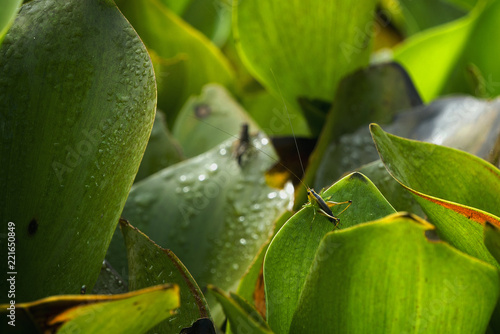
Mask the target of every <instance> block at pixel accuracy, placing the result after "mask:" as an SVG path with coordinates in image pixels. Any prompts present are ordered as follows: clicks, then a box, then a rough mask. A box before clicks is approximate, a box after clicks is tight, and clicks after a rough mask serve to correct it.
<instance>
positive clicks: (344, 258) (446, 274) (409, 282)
mask: <svg viewBox="0 0 500 334" xmlns="http://www.w3.org/2000/svg"><path fill="white" fill-rule="evenodd" d="M498 274H499V272H498V270H497V269H496V268H495V267H493V266H491V265H488V264H486V263H484V262H481V261H478V260H477V259H475V258H472V257H470V256H468V255H465V254H463V253H461V252H459V251H457V250H456V249H454V248H452V247H450V246H449V245H448V244H446V243H444V242H442V241H440V240H439V238H437V236H436V234H435V231H434V227H433V226H432V225H430V224H428V223H426V222H425V221H423V220H421V219H419V218H418V217H416V216H411V215H408V214H404V213H403V214H396V215H391V216H388V217H385V218H383V219H381V220H379V221H376V222H373V223H368V224H362V225H358V226H355V227H353V228H350V229H346V230H342V231H338V232H331V233H329V234H327V236H326V237H325V238H324V239H323V241H322V242H321V244H320V245H319V248H318V251H317V253H316V254H315V257H314V262H313V264H312V266H311V270H310V273H309V275H308V277H307V280H306V282H305V284H304V287H303V289H302V294H301V297H300V301H299V304H298V307H297V310H296V312H295V314H294V317H293V321H292V325H291V328H290V333H353V334H356V333H384V334H385V333H464V334H465V333H467V334H468V333H484V332H485V330H486V328H487V326H488V322H489V320H490V317H491V314H492V312H493V309H494V307H495V304H496V302H497V299H498V296H499V287H500V285H499V283H500V281H499V276H498Z"/></svg>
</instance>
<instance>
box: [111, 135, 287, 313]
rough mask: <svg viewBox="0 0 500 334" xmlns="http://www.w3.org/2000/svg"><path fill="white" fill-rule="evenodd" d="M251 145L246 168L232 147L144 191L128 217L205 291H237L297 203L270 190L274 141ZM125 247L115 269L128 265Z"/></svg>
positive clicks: (145, 184) (164, 175)
mask: <svg viewBox="0 0 500 334" xmlns="http://www.w3.org/2000/svg"><path fill="white" fill-rule="evenodd" d="M250 143H251V145H249V147H248V149H247V150H246V151H245V152H244V157H243V158H242V159H241V165H240V164H238V159H237V157H236V156H235V149H236V147H237V145H238V141H234V140H233V139H231V140H229V141H226V142H224V143H222V144H221V145H219V146H218V147H215V148H214V149H212V150H210V151H208V152H206V153H204V154H202V155H199V156H197V157H194V158H192V159H189V160H186V161H183V162H181V163H179V164H176V165H173V166H171V167H169V168H166V169H164V170H162V171H160V172H158V173H156V174H154V175H152V176H150V177H148V178H146V179H144V180H143V181H141V182H138V183H136V184H135V185H134V186H133V187H132V190H131V192H130V195H129V198H128V200H127V204H126V205H125V209H124V211H123V214H122V215H123V217H125V218H126V219H127V220H129V221H130V222H131V223H132V224H134V226H137V227H138V228H139V229H140V230H141V231H143V232H144V233H145V234H146V235H148V236H149V237H150V238H151V239H152V240H153V241H154V242H156V243H157V244H158V245H160V246H162V247H165V248H166V247H168V248H169V249H171V250H172V251H173V252H174V253H175V254H177V255H178V256H179V258H180V260H181V261H182V263H183V264H184V265H185V266H186V268H187V269H188V270H189V272H190V273H191V274H192V275H193V277H194V278H195V279H196V281H197V282H198V284H199V285H200V286H201V287H202V288H203V287H204V286H206V284H207V283H216V284H217V285H219V286H220V287H222V288H224V289H229V288H231V287H233V285H235V284H236V283H237V281H238V280H239V278H240V277H241V276H242V275H243V273H244V272H245V270H246V268H247V267H248V265H249V264H250V263H251V261H252V259H253V258H254V256H255V254H256V253H257V252H258V251H259V249H260V247H261V246H262V244H263V243H264V242H265V241H266V240H267V239H268V237H269V235H270V234H272V231H273V222H274V220H275V219H276V218H277V217H278V216H280V215H281V214H282V213H283V212H284V211H286V210H287V208H288V207H289V204H290V202H291V199H292V196H293V190H292V189H288V188H286V190H279V189H272V188H269V187H268V186H267V184H266V183H265V178H264V173H265V172H266V171H267V169H268V168H270V167H271V166H272V165H273V164H274V163H275V160H273V159H271V158H270V156H274V153H273V150H272V148H271V145H270V143H269V140H268V139H267V138H265V137H263V136H262V135H258V136H256V137H254V138H251V140H250ZM120 239H121V236H120V235H115V238H114V240H113V241H112V243H111V246H110V251H109V252H108V260H109V261H110V262H111V263H112V264H113V265H114V266H117V263H118V262H120V261H121V263H124V262H125V261H123V259H121V260H120V256H122V255H123V246H121V245H120V242H121V240H120ZM120 246H121V250H120ZM122 268H123V267H122ZM121 270H123V269H120V267H118V271H119V272H120V271H121ZM209 303H210V301H209Z"/></svg>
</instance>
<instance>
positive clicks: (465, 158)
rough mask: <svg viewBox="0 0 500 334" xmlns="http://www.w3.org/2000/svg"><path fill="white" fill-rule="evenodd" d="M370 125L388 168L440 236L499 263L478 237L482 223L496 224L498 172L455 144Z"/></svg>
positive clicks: (498, 211)
mask: <svg viewBox="0 0 500 334" xmlns="http://www.w3.org/2000/svg"><path fill="white" fill-rule="evenodd" d="M370 129H371V132H372V135H373V138H374V141H375V144H376V145H377V150H378V151H379V153H380V156H381V158H382V161H383V162H384V164H385V166H386V168H387V169H388V171H389V173H391V175H392V176H393V177H394V178H395V179H396V180H397V181H398V182H400V183H401V184H402V185H403V186H404V187H405V188H406V189H408V190H409V191H410V192H412V194H414V195H415V198H416V200H417V201H418V203H419V204H420V206H421V207H422V209H423V210H424V212H425V214H426V215H427V216H428V218H429V220H430V221H431V222H432V223H433V224H434V225H436V226H437V227H438V229H439V233H440V235H441V236H442V238H444V239H445V240H447V241H448V242H449V243H450V244H452V245H453V246H455V247H456V248H458V249H460V250H462V251H463V252H466V253H468V254H471V255H473V256H476V257H478V258H480V259H482V260H484V261H486V262H489V263H492V264H496V265H498V264H497V263H496V261H495V260H494V259H493V258H492V257H491V255H490V254H489V253H488V251H487V250H486V248H485V246H484V243H483V242H482V239H483V227H482V225H483V224H484V223H485V222H486V221H489V222H490V223H492V224H495V225H497V226H500V219H499V218H498V217H497V216H496V215H498V214H499V213H500V200H499V197H498V189H500V171H499V170H498V169H497V168H495V167H494V166H492V165H491V164H489V163H487V162H486V161H484V160H482V159H479V158H477V157H475V156H473V155H470V154H468V153H465V152H462V151H458V150H456V149H451V148H447V147H444V146H439V145H434V144H429V143H423V142H417V141H413V140H407V139H403V138H400V137H396V136H394V135H391V134H388V133H386V132H384V131H383V130H382V129H381V128H380V127H379V126H378V125H376V124H372V125H371V127H370Z"/></svg>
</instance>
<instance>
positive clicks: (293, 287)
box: [264, 173, 395, 333]
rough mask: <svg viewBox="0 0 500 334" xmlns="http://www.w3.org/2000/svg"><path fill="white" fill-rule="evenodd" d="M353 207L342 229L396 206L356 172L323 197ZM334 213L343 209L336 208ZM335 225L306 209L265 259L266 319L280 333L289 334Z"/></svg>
mask: <svg viewBox="0 0 500 334" xmlns="http://www.w3.org/2000/svg"><path fill="white" fill-rule="evenodd" d="M328 196H332V197H331V199H330V200H332V201H336V202H342V201H345V200H352V205H351V206H350V207H349V208H348V209H347V210H346V211H345V212H344V213H343V214H342V216H341V217H340V219H341V222H340V224H339V228H341V229H343V228H347V227H350V226H353V225H357V224H360V223H364V222H366V221H371V220H374V219H378V218H381V217H385V216H386V215H388V214H391V213H394V212H395V211H394V209H393V208H392V206H391V205H390V204H389V203H388V202H387V201H386V200H385V198H384V197H383V196H382V195H381V194H380V192H379V191H378V189H377V188H376V187H375V186H374V185H373V183H371V181H370V180H368V179H367V178H366V177H365V176H363V175H362V174H359V173H353V174H350V175H348V176H346V177H345V178H343V179H341V180H340V181H339V182H337V183H335V184H334V185H333V186H332V187H330V188H329V189H328V190H326V191H325V193H324V194H323V198H325V197H328ZM332 211H333V214H334V215H335V214H338V213H339V212H340V211H341V208H337V207H335V208H334V209H333V210H332ZM333 229H334V226H333V225H332V223H331V222H330V221H328V219H327V218H326V217H325V216H322V215H321V214H319V213H316V214H315V209H314V208H312V207H310V206H309V207H305V208H304V209H302V210H301V211H299V212H298V213H296V214H295V215H294V216H293V217H292V218H290V220H288V222H287V223H285V225H284V226H283V227H282V228H281V230H280V231H279V232H278V233H277V234H276V236H275V237H274V239H273V241H272V242H271V244H270V245H269V249H268V251H267V254H266V257H265V259H264V282H265V291H266V308H267V311H266V316H267V321H268V323H269V326H270V327H271V329H272V330H273V331H274V332H276V333H288V331H289V329H290V323H291V321H292V316H293V314H294V312H295V309H296V307H297V303H298V301H299V297H300V294H301V291H302V288H303V285H304V282H305V280H306V278H307V275H309V272H310V270H311V265H312V263H313V260H314V256H315V254H316V251H317V250H318V247H319V244H320V242H321V240H322V239H323V237H324V236H325V234H327V233H328V232H330V231H332V230H333Z"/></svg>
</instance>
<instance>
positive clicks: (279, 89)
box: [269, 68, 308, 188]
mask: <svg viewBox="0 0 500 334" xmlns="http://www.w3.org/2000/svg"><path fill="white" fill-rule="evenodd" d="M269 69H270V70H271V73H272V75H273V78H274V82H275V83H276V87H278V92H279V93H280V96H281V100H282V101H283V105H284V106H285V110H286V115H287V116H288V122H289V123H290V129H292V135H293V141H294V142H295V148H296V149H297V156H298V157H299V162H300V168H302V175H306V171H305V169H304V165H303V164H302V158H301V157H300V151H299V145H298V144H297V137H295V131H293V125H292V119H291V118H290V113H289V112H288V108H287V106H286V103H285V99H284V98H283V94H282V93H281V88H280V86H279V85H278V80H276V76H275V75H274V72H273V69H272V68H269ZM294 175H295V174H294ZM300 182H301V183H302V184H304V183H303V182H302V180H300ZM306 188H308V187H307V186H306Z"/></svg>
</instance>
